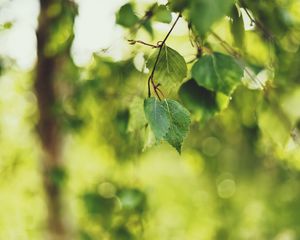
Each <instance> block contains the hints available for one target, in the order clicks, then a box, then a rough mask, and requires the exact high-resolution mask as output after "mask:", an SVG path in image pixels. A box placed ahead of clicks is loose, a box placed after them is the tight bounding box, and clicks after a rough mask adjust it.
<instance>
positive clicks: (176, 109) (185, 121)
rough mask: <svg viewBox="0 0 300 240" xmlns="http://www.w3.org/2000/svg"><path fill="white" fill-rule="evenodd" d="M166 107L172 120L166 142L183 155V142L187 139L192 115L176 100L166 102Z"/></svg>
mask: <svg viewBox="0 0 300 240" xmlns="http://www.w3.org/2000/svg"><path fill="white" fill-rule="evenodd" d="M164 106H165V108H166V111H167V112H168V114H169V119H170V128H169V131H168V133H167V135H166V136H165V140H167V141H168V143H169V144H171V145H172V146H173V147H174V148H175V149H176V150H177V151H178V152H179V153H181V146H182V142H183V140H184V138H185V137H186V135H187V133H188V131H189V128H190V124H191V118H190V113H189V111H188V110H186V109H185V108H184V107H183V106H182V105H181V104H179V103H178V102H176V101H174V100H170V99H166V100H164Z"/></svg>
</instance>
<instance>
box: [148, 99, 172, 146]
mask: <svg viewBox="0 0 300 240" xmlns="http://www.w3.org/2000/svg"><path fill="white" fill-rule="evenodd" d="M144 111H145V116H146V119H147V120H148V123H149V125H150V127H151V130H152V131H153V133H154V135H155V137H156V139H157V140H162V139H163V138H164V137H165V135H166V134H167V132H168V130H169V127H170V120H169V116H168V112H167V111H166V109H165V107H164V102H163V101H159V100H157V99H156V98H154V97H151V98H147V99H146V100H145V101H144Z"/></svg>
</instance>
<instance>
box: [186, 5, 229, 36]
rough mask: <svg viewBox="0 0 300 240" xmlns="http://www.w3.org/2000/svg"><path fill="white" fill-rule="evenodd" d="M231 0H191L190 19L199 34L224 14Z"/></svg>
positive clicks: (204, 31)
mask: <svg viewBox="0 0 300 240" xmlns="http://www.w3.org/2000/svg"><path fill="white" fill-rule="evenodd" d="M232 5H233V0H192V4H191V13H190V14H191V21H192V23H193V24H194V26H195V27H196V29H197V31H198V32H199V34H201V35H202V34H205V33H206V32H207V31H208V30H209V29H210V27H211V26H212V24H213V23H215V22H216V21H217V20H219V19H221V18H222V17H223V16H225V15H226V14H227V13H228V11H229V10H230V7H231V6H232Z"/></svg>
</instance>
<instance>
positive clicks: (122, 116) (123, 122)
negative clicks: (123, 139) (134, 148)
mask: <svg viewBox="0 0 300 240" xmlns="http://www.w3.org/2000/svg"><path fill="white" fill-rule="evenodd" d="M115 122H116V127H117V130H118V132H119V133H121V134H122V135H124V134H126V133H127V129H128V122H129V111H128V110H122V111H119V112H118V113H117V115H116V118H115Z"/></svg>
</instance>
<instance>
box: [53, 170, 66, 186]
mask: <svg viewBox="0 0 300 240" xmlns="http://www.w3.org/2000/svg"><path fill="white" fill-rule="evenodd" d="M50 179H51V181H52V182H53V183H54V184H55V185H56V186H58V187H62V186H63V184H64V183H65V181H66V179H67V173H66V170H65V169H64V168H62V167H56V168H54V169H52V170H51V172H50Z"/></svg>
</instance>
